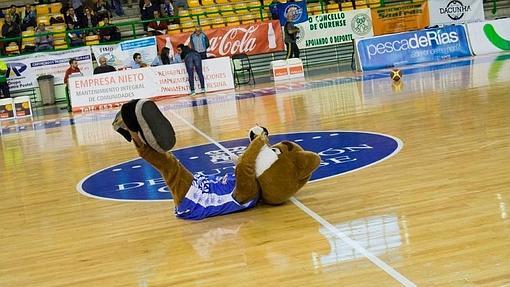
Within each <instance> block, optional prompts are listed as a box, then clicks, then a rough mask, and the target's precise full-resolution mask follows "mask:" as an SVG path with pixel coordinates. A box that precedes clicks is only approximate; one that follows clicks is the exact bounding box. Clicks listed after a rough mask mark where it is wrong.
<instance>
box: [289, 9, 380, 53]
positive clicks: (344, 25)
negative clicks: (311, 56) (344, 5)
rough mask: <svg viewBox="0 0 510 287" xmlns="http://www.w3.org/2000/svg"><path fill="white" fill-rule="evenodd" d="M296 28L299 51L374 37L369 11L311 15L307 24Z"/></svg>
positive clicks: (359, 10) (360, 10)
mask: <svg viewBox="0 0 510 287" xmlns="http://www.w3.org/2000/svg"><path fill="white" fill-rule="evenodd" d="M296 26H297V27H298V28H299V33H298V37H297V45H298V47H299V48H300V49H307V48H314V47H320V46H327V45H335V44H342V43H350V42H352V40H354V39H358V38H362V37H371V36H373V35H374V31H373V29H372V17H371V15H370V9H358V10H351V11H345V12H337V13H330V14H320V15H311V16H310V17H309V18H308V21H307V22H305V23H301V24H298V25H296Z"/></svg>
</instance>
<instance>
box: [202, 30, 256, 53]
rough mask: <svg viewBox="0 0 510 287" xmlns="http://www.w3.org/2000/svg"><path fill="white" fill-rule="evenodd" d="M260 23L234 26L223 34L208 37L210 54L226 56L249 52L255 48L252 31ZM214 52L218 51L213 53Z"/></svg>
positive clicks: (253, 31)
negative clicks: (246, 26)
mask: <svg viewBox="0 0 510 287" xmlns="http://www.w3.org/2000/svg"><path fill="white" fill-rule="evenodd" d="M259 26H260V25H254V26H250V27H248V28H247V29H246V28H244V27H236V28H233V29H230V30H228V31H227V33H225V34H224V35H218V36H216V37H213V38H211V39H209V43H210V45H211V46H210V47H209V51H210V54H212V55H214V56H215V57H217V56H226V55H234V54H241V53H244V54H250V52H251V51H253V50H255V46H256V42H257V38H255V37H254V36H255V35H254V33H255V31H257V29H258V28H259ZM215 53H218V55H217V54H215Z"/></svg>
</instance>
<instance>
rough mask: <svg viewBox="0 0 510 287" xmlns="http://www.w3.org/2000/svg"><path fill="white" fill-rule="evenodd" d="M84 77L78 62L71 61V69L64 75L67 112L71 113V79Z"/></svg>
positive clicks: (72, 59)
mask: <svg viewBox="0 0 510 287" xmlns="http://www.w3.org/2000/svg"><path fill="white" fill-rule="evenodd" d="M78 75H80V76H83V74H82V73H81V71H80V68H79V67H78V61H77V60H76V59H74V58H71V59H69V68H67V70H66V73H65V75H64V84H65V86H66V97H67V110H68V111H71V97H70V96H69V85H68V81H69V77H73V76H78Z"/></svg>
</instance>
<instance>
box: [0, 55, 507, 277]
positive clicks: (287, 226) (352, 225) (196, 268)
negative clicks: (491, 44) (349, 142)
mask: <svg viewBox="0 0 510 287" xmlns="http://www.w3.org/2000/svg"><path fill="white" fill-rule="evenodd" d="M509 59H510V57H508V55H503V56H499V57H496V56H487V57H479V58H476V59H471V60H468V61H455V62H449V63H447V64H441V65H423V66H421V67H419V68H417V69H414V70H404V73H405V74H404V79H403V81H402V84H401V85H400V86H394V85H392V82H391V81H390V79H389V78H388V77H387V76H386V75H385V74H383V75H381V74H377V73H375V74H366V75H365V76H364V78H365V80H360V78H359V77H358V76H359V75H354V74H347V75H346V74H328V75H327V77H328V78H325V76H324V75H323V76H315V77H309V78H308V79H307V81H306V82H305V81H294V82H292V83H284V84H278V85H276V86H274V85H272V84H271V85H269V84H266V85H258V86H256V87H254V88H253V89H254V92H253V93H252V92H250V87H243V89H244V90H243V91H239V90H238V91H237V92H232V91H230V92H224V93H215V94H208V95H206V96H198V97H197V98H196V99H195V103H197V102H200V101H201V102H202V103H205V102H207V104H206V105H204V104H200V105H197V104H193V101H192V99H190V98H189V97H180V98H175V99H167V100H162V101H159V102H158V105H159V106H160V107H165V108H166V112H165V114H166V115H167V116H168V117H169V118H170V120H171V121H172V123H173V124H174V127H175V129H176V132H177V134H178V144H177V147H176V148H183V147H188V146H193V145H199V144H204V143H209V142H208V140H207V139H206V138H204V137H203V136H201V135H200V134H199V133H197V132H196V131H195V130H193V129H192V128H190V127H189V126H187V125H186V124H185V123H183V122H182V121H180V120H179V119H178V118H176V117H175V116H174V115H173V113H176V114H178V115H179V116H181V117H182V118H184V119H186V120H187V121H188V122H190V123H192V124H193V125H194V127H196V128H197V129H199V130H200V131H202V132H203V133H205V134H206V135H208V136H210V137H211V138H213V139H214V140H216V141H225V140H230V139H236V138H242V137H245V136H246V132H247V130H248V129H249V128H250V127H251V126H253V125H254V124H255V123H260V124H263V125H265V126H267V127H268V128H269V130H270V132H271V133H286V132H299V131H323V130H324V131H330V130H342V131H368V132H376V133H382V134H386V135H391V136H393V137H396V138H399V139H400V140H401V141H402V142H403V147H402V149H401V150H400V152H398V153H397V154H395V155H394V156H392V157H391V158H389V159H387V160H385V161H382V162H379V163H378V164H375V165H372V166H369V167H367V168H364V169H361V170H357V171H354V172H351V173H347V174H343V175H339V176H336V177H332V178H328V179H325V180H321V181H317V182H312V183H309V184H307V185H306V186H305V187H304V188H303V189H302V190H301V191H300V192H299V193H298V194H297V195H296V197H295V199H294V200H293V202H289V203H287V204H284V205H282V206H278V207H268V206H263V205H262V206H259V207H256V208H255V209H252V210H249V211H246V212H242V213H237V214H231V215H226V216H221V217H215V218H209V219H206V220H203V221H186V220H180V219H177V218H175V217H174V215H173V202H171V201H160V202H119V201H109V200H100V199H97V198H91V197H86V196H84V195H82V194H81V193H79V192H77V190H76V185H77V183H78V182H79V181H80V180H82V179H83V178H84V177H86V176H88V175H89V174H91V173H94V172H96V171H98V170H100V169H103V168H106V167H108V166H112V165H115V164H118V163H120V162H124V161H128V160H131V159H134V158H136V157H137V154H136V152H135V150H134V149H133V147H132V145H131V144H128V143H126V142H125V141H123V139H122V138H121V137H120V136H119V135H118V134H116V133H114V132H113V131H112V130H111V126H110V124H111V121H112V118H113V116H114V112H111V111H109V112H108V111H107V112H96V113H90V114H84V115H79V114H77V115H74V116H73V118H68V117H65V116H62V115H47V116H44V117H43V116H40V117H36V118H34V119H33V121H30V120H25V121H20V122H19V123H18V125H17V126H16V125H15V126H13V125H14V124H13V123H10V124H9V123H5V122H4V123H2V126H3V129H2V135H1V136H0V142H1V145H0V151H1V152H0V159H1V160H0V162H1V165H0V171H1V173H0V176H1V183H0V190H1V192H0V258H1V259H0V286H3V287H19V286H23V287H26V286H38V287H39V286H137V287H142V286H143V287H148V286H151V287H152V286H510V240H509V239H510V218H509V208H510V60H509ZM236 93H237V96H236ZM242 95H244V96H242ZM204 99H205V101H204Z"/></svg>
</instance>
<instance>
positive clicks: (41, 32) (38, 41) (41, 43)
mask: <svg viewBox="0 0 510 287" xmlns="http://www.w3.org/2000/svg"><path fill="white" fill-rule="evenodd" d="M47 33H48V31H46V25H45V24H44V23H42V22H41V23H39V25H37V29H36V32H35V51H36V52H39V51H46V50H52V49H53V36H52V35H51V34H47Z"/></svg>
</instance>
